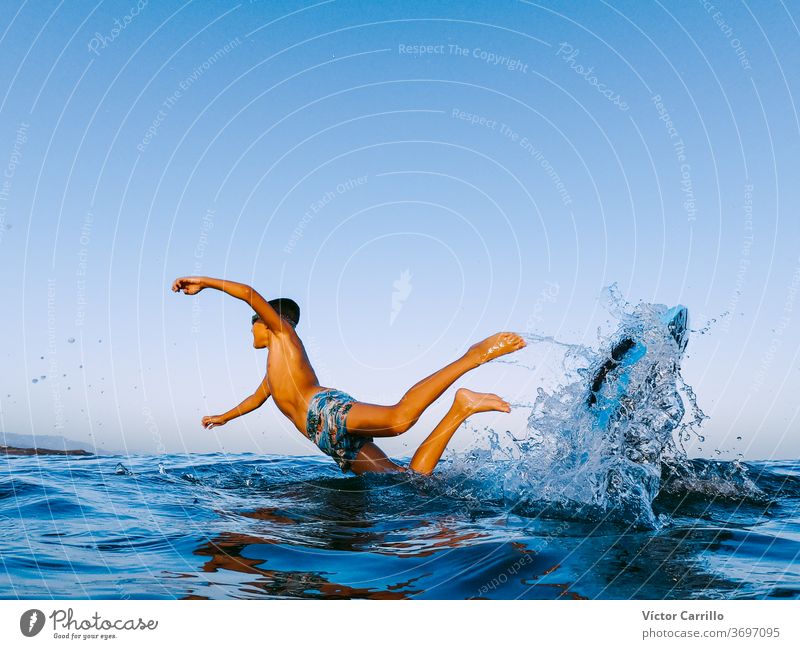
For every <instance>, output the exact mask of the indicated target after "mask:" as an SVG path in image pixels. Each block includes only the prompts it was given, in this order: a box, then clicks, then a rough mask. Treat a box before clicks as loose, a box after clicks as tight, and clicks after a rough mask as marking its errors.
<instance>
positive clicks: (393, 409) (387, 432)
mask: <svg viewBox="0 0 800 649" xmlns="http://www.w3.org/2000/svg"><path fill="white" fill-rule="evenodd" d="M523 347H525V341H524V340H523V339H522V337H521V336H518V335H517V334H514V333H509V332H501V333H498V334H494V335H493V336H489V337H488V338H486V339H485V340H482V341H481V342H479V343H476V344H474V345H473V346H472V347H470V348H469V350H468V351H467V353H466V354H464V355H463V356H462V357H461V358H459V359H458V360H456V361H453V362H452V363H450V364H449V365H447V366H446V367H444V368H442V369H441V370H439V371H438V372H435V373H433V374H431V375H430V376H429V377H427V378H424V379H422V381H420V382H419V383H417V384H415V385H414V386H412V387H411V389H409V390H408V392H406V394H405V395H404V396H403V397H402V398H401V399H400V401H398V402H397V404H396V405H394V406H380V405H376V404H372V403H363V402H360V401H359V402H356V403H354V404H353V406H352V407H351V408H350V411H349V413H348V415H347V430H348V431H349V432H350V433H352V434H354V435H368V436H372V437H389V436H392V435H399V434H400V433H404V432H405V431H407V430H408V429H409V428H411V426H413V425H414V424H415V423H416V422H417V420H418V419H419V417H420V415H421V414H422V413H423V411H424V410H425V409H426V408H427V407H428V406H430V405H431V404H432V403H433V402H434V401H435V400H436V399H438V398H439V397H440V396H441V395H442V393H443V392H444V391H445V390H446V389H447V388H449V387H450V386H451V385H452V384H453V383H454V382H455V381H456V379H458V378H459V377H460V376H462V375H463V374H465V373H466V372H468V371H469V370H471V369H474V368H476V367H478V366H479V365H483V364H484V363H487V362H489V361H490V360H493V359H495V358H497V357H498V356H502V355H504V354H510V353H511V352H515V351H517V350H518V349H522V348H523Z"/></svg>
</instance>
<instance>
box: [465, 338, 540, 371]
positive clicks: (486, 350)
mask: <svg viewBox="0 0 800 649" xmlns="http://www.w3.org/2000/svg"><path fill="white" fill-rule="evenodd" d="M525 344H526V343H525V341H524V340H523V339H522V336H518V335H517V334H515V333H511V332H510V331H501V332H500V333H497V334H494V335H493V336H489V337H488V338H486V339H485V340H482V341H481V342H479V343H475V344H474V345H473V346H472V347H470V348H469V353H471V354H474V355H475V357H476V359H477V362H478V365H481V364H483V363H488V362H489V361H491V360H493V359H495V358H497V357H498V356H503V355H504V354H510V353H511V352H515V351H517V350H518V349H522V348H523V347H525Z"/></svg>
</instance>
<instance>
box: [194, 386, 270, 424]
mask: <svg viewBox="0 0 800 649" xmlns="http://www.w3.org/2000/svg"><path fill="white" fill-rule="evenodd" d="M269 396H270V390H269V384H268V383H267V377H266V376H265V377H264V380H263V381H261V385H259V386H258V388H257V389H256V391H255V392H254V393H253V394H251V395H250V396H249V397H247V398H246V399H244V400H243V401H242V402H241V403H240V404H239V405H237V406H234V407H233V408H231V409H230V410H228V412H224V413H222V414H221V415H210V416H208V417H203V419H202V424H203V428H209V429H210V428H214V426H223V425H225V424H227V423H228V422H229V421H230V420H231V419H236V417H241V416H242V415H246V414H247V413H248V412H253V410H255V409H256V408H260V407H261V406H263V405H264V403H265V402H266V400H267V399H269Z"/></svg>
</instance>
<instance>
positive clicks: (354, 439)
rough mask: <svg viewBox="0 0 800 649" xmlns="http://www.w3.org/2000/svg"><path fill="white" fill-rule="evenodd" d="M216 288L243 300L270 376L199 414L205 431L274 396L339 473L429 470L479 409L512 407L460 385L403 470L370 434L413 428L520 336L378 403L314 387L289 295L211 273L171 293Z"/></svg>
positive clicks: (176, 285)
mask: <svg viewBox="0 0 800 649" xmlns="http://www.w3.org/2000/svg"><path fill="white" fill-rule="evenodd" d="M204 288H214V289H217V290H219V291H224V292H225V293H227V294H228V295H232V296H233V297H235V298H238V299H240V300H243V301H245V302H247V303H248V304H249V305H250V306H251V307H252V309H253V311H255V313H256V315H254V316H253V327H252V331H253V346H254V347H255V348H257V349H264V348H267V349H269V355H268V358H267V373H266V376H265V377H264V380H263V381H262V382H261V385H260V386H259V387H258V389H257V390H256V391H255V393H254V394H252V395H251V396H249V397H247V398H246V399H245V400H244V401H242V402H241V403H240V404H239V405H238V406H236V407H234V408H233V409H231V410H229V411H228V412H226V413H224V414H222V415H215V416H210V417H203V420H202V424H203V426H204V427H205V428H213V427H214V426H221V425H223V424H225V423H227V422H228V421H230V420H231V419H233V418H235V417H239V416H241V415H244V414H245V413H248V412H251V411H253V410H255V409H256V408H258V407H259V406H261V405H263V404H264V402H266V400H267V399H268V398H269V397H270V396H271V397H272V398H273V399H274V400H275V405H276V406H278V409H279V410H280V411H281V412H282V413H283V414H284V415H286V416H287V417H288V418H289V419H290V420H291V422H292V423H293V424H294V425H295V427H296V428H297V430H299V431H300V432H301V433H302V434H303V435H305V436H306V437H307V438H309V439H310V440H311V441H312V442H314V443H315V444H316V445H317V446H318V447H319V448H320V450H321V451H322V452H323V453H325V454H326V455H330V456H331V457H332V458H333V459H334V461H335V462H336V463H337V464H338V465H339V467H340V468H341V469H342V471H343V472H347V471H352V472H353V473H355V474H357V475H360V474H362V473H366V472H387V471H407V470H411V471H415V472H417V473H424V474H429V473H431V472H432V471H433V469H434V467H435V466H436V463H437V462H438V461H439V458H441V456H442V453H444V449H445V448H446V446H447V444H448V442H449V441H450V438H451V437H452V436H453V433H455V431H456V429H457V428H458V426H459V425H460V424H461V423H462V422H463V421H464V420H465V419H466V418H467V417H469V416H470V415H473V414H475V413H477V412H489V411H499V412H510V411H511V407H510V406H509V404H508V403H507V402H506V401H504V400H503V399H501V398H500V397H498V396H497V395H496V394H489V393H480V392H472V391H471V390H467V389H466V388H460V389H459V390H458V391H457V392H456V394H455V399H454V401H453V405H452V406H451V407H450V410H449V411H448V412H447V414H446V415H445V416H444V418H443V419H442V421H440V422H439V424H438V425H437V426H436V428H434V430H433V432H432V433H431V434H430V435H428V437H427V438H426V439H425V441H424V442H422V444H421V445H420V447H419V448H418V449H417V451H416V453H414V457H413V458H412V459H411V463H410V465H409V466H408V467H407V468H406V467H403V466H401V465H399V464H396V463H395V462H392V460H390V459H389V458H388V457H387V456H386V455H385V454H384V452H383V451H381V449H380V448H378V446H377V445H376V444H375V443H374V441H373V439H374V438H375V437H394V436H396V435H401V434H402V433H405V432H406V431H407V430H408V429H409V428H411V426H413V425H414V424H415V423H416V422H417V420H418V419H419V417H420V415H422V413H423V411H424V410H425V409H426V408H427V407H428V406H430V405H431V404H432V403H433V402H434V401H435V400H436V399H437V398H439V397H440V396H441V395H442V393H443V392H444V391H445V390H446V389H447V388H448V387H450V386H451V385H452V384H453V383H454V382H455V380H456V379H457V378H458V377H460V376H461V375H462V374H465V373H466V372H468V371H469V370H472V369H475V368H476V367H478V366H480V365H483V364H484V363H487V362H489V361H491V360H492V359H495V358H497V357H498V356H502V355H504V354H510V353H511V352H514V351H517V350H518V349H522V348H523V347H524V346H525V341H524V340H523V339H522V338H521V337H520V336H518V335H517V334H514V333H509V332H501V333H497V334H494V335H493V336H489V337H488V338H486V339H485V340H482V341H481V342H479V343H476V344H474V345H472V347H470V348H469V349H468V350H467V352H466V353H465V354H464V355H463V356H462V357H461V358H459V359H457V360H455V361H453V362H452V363H450V364H449V365H447V366H446V367H444V368H442V369H440V370H439V371H438V372H435V373H433V374H431V375H430V376H429V377H427V378H425V379H423V380H422V381H420V382H419V383H417V384H415V385H414V386H412V387H411V388H410V389H409V390H408V392H406V393H405V395H403V397H402V398H401V399H400V401H398V402H397V403H396V404H394V405H391V406H383V405H377V404H372V403H364V402H361V401H356V400H355V399H354V398H353V397H351V396H350V395H348V394H346V393H344V392H341V391H340V390H336V389H333V388H326V387H323V386H321V385H320V384H319V380H318V379H317V375H316V374H315V373H314V369H313V368H312V367H311V363H310V362H309V360H308V356H307V355H306V350H305V348H304V347H303V343H302V341H301V340H300V338H299V337H298V336H297V332H296V331H295V327H296V326H297V323H298V320H299V318H300V309H299V308H298V306H297V304H295V303H294V302H293V301H292V300H289V299H286V298H279V299H276V300H270V301H269V302H268V301H267V300H265V299H264V298H263V297H262V296H261V295H259V293H258V292H256V291H255V290H254V289H252V288H251V287H249V286H247V285H246V284H239V283H237V282H229V281H227V280H222V279H213V278H211V277H180V278H178V279H176V280H175V281H174V282H173V284H172V290H173V291H176V292H181V291H183V292H184V293H185V294H186V295H195V294H196V293H199V292H200V291H202V290H203V289H204Z"/></svg>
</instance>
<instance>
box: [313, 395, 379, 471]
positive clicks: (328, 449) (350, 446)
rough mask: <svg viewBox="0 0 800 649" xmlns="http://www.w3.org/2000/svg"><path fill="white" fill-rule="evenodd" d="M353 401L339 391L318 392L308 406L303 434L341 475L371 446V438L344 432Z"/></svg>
mask: <svg viewBox="0 0 800 649" xmlns="http://www.w3.org/2000/svg"><path fill="white" fill-rule="evenodd" d="M354 401H355V399H354V398H353V397H351V396H350V395H349V394H347V393H345V392H342V391H341V390H334V389H328V390H320V391H319V392H317V393H316V394H315V395H314V396H313V397H311V401H310V402H309V404H308V416H307V418H306V434H307V435H308V437H309V439H310V440H311V441H312V442H314V443H315V444H316V445H317V446H318V447H319V449H320V450H321V451H322V452H323V453H325V455H330V456H331V457H332V458H333V460H334V462H336V464H338V465H339V467H340V468H341V469H342V472H343V473H346V472H347V471H349V470H350V463H351V462H352V461H353V460H355V459H356V456H357V455H358V452H359V451H360V450H361V447H362V446H364V444H366V443H367V442H371V441H372V438H371V437H361V436H359V435H351V434H350V433H348V432H347V426H346V421H347V413H348V412H349V411H350V408H351V407H352V406H353V402H354Z"/></svg>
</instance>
